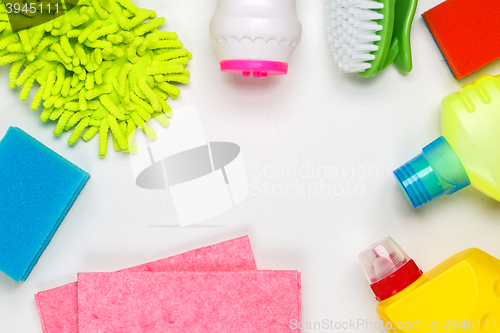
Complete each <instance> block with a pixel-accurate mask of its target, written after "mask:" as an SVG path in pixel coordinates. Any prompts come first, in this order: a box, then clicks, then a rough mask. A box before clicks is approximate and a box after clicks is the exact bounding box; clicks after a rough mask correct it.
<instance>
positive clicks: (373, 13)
mask: <svg viewBox="0 0 500 333" xmlns="http://www.w3.org/2000/svg"><path fill="white" fill-rule="evenodd" d="M416 8H417V0H397V1H393V0H379V1H376V0H328V1H327V15H328V17H327V21H328V26H327V32H328V41H329V42H330V43H331V50H332V53H333V57H334V60H335V61H336V62H337V65H338V67H339V69H340V70H341V71H343V72H346V73H358V74H359V75H361V76H362V77H372V76H375V75H377V74H378V73H380V72H381V71H382V70H384V69H385V68H386V67H387V66H389V65H390V64H391V63H392V62H394V63H395V64H396V66H397V67H398V68H399V70H401V71H402V72H403V73H409V72H411V70H412V60H411V46H410V30H411V24H412V22H413V17H414V16H415V10H416Z"/></svg>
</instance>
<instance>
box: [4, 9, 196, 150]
mask: <svg viewBox="0 0 500 333" xmlns="http://www.w3.org/2000/svg"><path fill="white" fill-rule="evenodd" d="M73 2H74V1H73ZM51 3H52V2H51ZM7 4H10V3H7ZM52 5H54V4H53V3H52ZM62 7H63V6H59V7H56V8H58V9H57V10H59V11H60V15H59V16H57V15H56V18H55V19H53V20H51V21H49V22H46V23H43V24H40V25H38V26H33V27H31V28H29V29H24V30H19V24H20V23H19V22H21V23H23V22H24V21H23V20H28V21H29V19H30V16H26V15H24V14H25V12H23V11H21V13H20V14H19V15H18V16H17V17H16V21H15V22H10V23H11V24H10V25H9V23H8V22H9V18H10V17H9V15H7V13H6V12H8V11H12V8H11V9H9V8H10V7H8V8H6V7H5V4H4V2H3V1H0V33H1V34H0V65H6V64H12V67H11V70H10V75H9V87H10V88H16V87H21V86H22V89H21V92H20V99H21V100H22V101H24V100H26V99H27V98H28V95H29V93H30V90H31V88H32V87H33V86H34V83H35V81H37V82H38V83H40V85H41V87H40V89H38V92H37V93H36V95H35V96H34V98H33V101H32V103H31V109H32V110H37V109H38V107H39V106H40V105H41V104H42V102H43V107H44V109H43V111H42V113H41V116H40V119H41V121H43V122H46V121H48V120H49V119H50V120H52V121H57V125H56V126H55V129H54V135H56V136H60V135H61V134H62V132H63V131H68V130H70V129H72V128H74V130H73V133H72V135H71V136H70V138H69V140H68V143H69V144H70V145H73V144H75V143H76V142H77V141H78V140H79V139H80V137H82V138H83V139H84V140H85V141H88V140H90V139H92V138H93V137H94V136H95V135H96V134H98V133H99V156H100V157H101V158H103V157H105V156H106V152H107V146H108V137H109V132H111V137H112V138H113V145H114V147H115V150H117V151H119V150H122V151H123V152H131V153H134V152H135V149H136V148H135V145H134V143H133V138H134V134H135V129H136V128H140V129H141V130H143V131H144V132H145V133H146V134H147V135H148V137H149V138H150V139H151V140H154V139H155V138H156V135H155V133H154V131H153V130H152V128H151V127H150V126H149V125H148V123H147V122H148V121H149V120H150V119H151V118H155V119H156V120H157V121H158V122H160V123H161V124H162V125H164V126H168V125H169V121H168V119H167V117H171V116H172V110H171V109H170V107H169V105H168V104H167V103H166V102H165V100H166V99H167V98H168V97H171V98H173V99H176V98H177V97H178V96H179V94H180V90H179V88H177V87H176V86H174V85H172V84H171V83H188V82H189V72H188V71H187V70H186V69H185V66H186V65H187V63H188V62H189V59H190V58H191V54H190V53H189V52H188V51H187V50H186V49H182V45H183V44H182V42H181V41H179V40H177V34H176V33H175V32H166V31H161V32H160V31H159V30H158V29H157V28H159V27H160V26H161V25H163V24H164V23H165V18H163V17H156V16H157V15H156V12H154V11H152V10H149V9H141V8H138V7H137V6H135V5H134V4H133V3H132V2H130V1H129V0H117V1H114V0H105V1H96V0H80V1H78V4H77V5H73V6H69V7H67V8H70V10H68V11H65V12H63V8H62ZM36 8H38V5H37V6H36ZM14 9H15V7H14ZM43 10H44V11H46V10H47V8H45V9H43ZM52 10H54V8H53V7H52ZM33 15H35V16H37V15H38V14H33ZM31 16H32V15H31ZM19 17H20V18H19ZM23 17H24V18H23ZM148 19H150V20H149V21H147V22H143V21H145V20H148ZM14 31H16V32H14ZM23 67H24V70H23V71H22V73H20V71H21V69H22V68H23ZM165 116H166V117H165Z"/></svg>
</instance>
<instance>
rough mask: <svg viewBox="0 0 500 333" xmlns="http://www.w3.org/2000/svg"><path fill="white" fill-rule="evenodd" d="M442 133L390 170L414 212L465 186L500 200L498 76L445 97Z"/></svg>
mask: <svg viewBox="0 0 500 333" xmlns="http://www.w3.org/2000/svg"><path fill="white" fill-rule="evenodd" d="M441 131H442V137H440V138H438V139H437V140H435V141H434V142H432V143H431V144H429V145H428V146H426V147H425V148H424V149H423V150H422V153H421V154H420V155H418V156H417V157H415V158H414V159H412V160H411V161H409V162H408V163H406V164H404V165H403V166H401V167H400V168H399V169H397V170H395V171H394V174H395V176H396V179H397V180H398V182H399V184H400V185H401V189H402V190H403V192H404V193H405V195H406V197H407V199H408V200H409V201H410V203H411V204H412V205H413V207H414V208H415V209H416V208H418V207H420V206H422V205H424V204H426V203H427V202H429V201H431V200H433V199H435V198H438V197H440V196H442V195H443V194H452V193H455V192H456V191H458V190H460V189H462V188H464V187H466V186H468V185H469V184H472V186H473V187H475V188H476V189H478V190H479V191H481V192H483V193H484V194H486V195H488V196H490V197H491V198H493V199H495V200H497V201H500V77H492V76H489V75H483V76H482V77H480V78H479V79H477V80H475V81H474V82H473V83H472V84H471V85H466V86H464V87H463V88H461V89H460V90H459V91H458V93H455V94H451V95H449V96H447V97H446V98H444V99H443V102H442V106H441ZM499 319H500V318H499Z"/></svg>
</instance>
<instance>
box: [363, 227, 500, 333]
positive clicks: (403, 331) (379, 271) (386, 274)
mask: <svg viewBox="0 0 500 333" xmlns="http://www.w3.org/2000/svg"><path fill="white" fill-rule="evenodd" d="M360 259H361V261H362V263H363V267H364V270H365V274H366V276H367V278H368V280H369V282H370V285H371V288H372V290H373V292H374V293H375V295H376V296H377V300H378V301H379V302H380V303H379V306H378V308H377V312H378V315H379V317H380V319H381V320H382V322H383V326H384V327H385V328H386V329H387V330H388V331H390V332H398V333H414V332H415V333H416V332H435V333H440V332H443V333H444V332H500V260H498V259H496V258H494V257H492V256H490V255H489V254H487V253H485V252H483V251H481V250H479V249H475V248H473V249H468V250H465V251H462V252H460V253H458V254H456V255H454V256H453V257H451V258H449V259H448V260H446V261H444V262H443V263H441V264H440V265H438V266H437V267H435V268H433V269H432V270H430V271H429V272H428V273H426V274H422V271H420V270H419V269H418V267H417V265H416V264H415V262H414V261H413V260H412V259H411V258H410V257H409V256H408V255H407V254H406V253H405V252H404V250H402V249H401V247H400V246H399V245H398V244H397V243H396V242H394V240H392V238H390V237H389V238H385V239H384V240H382V241H380V242H378V243H376V244H374V245H372V246H371V247H370V248H368V249H367V250H366V251H364V252H363V253H362V254H361V255H360Z"/></svg>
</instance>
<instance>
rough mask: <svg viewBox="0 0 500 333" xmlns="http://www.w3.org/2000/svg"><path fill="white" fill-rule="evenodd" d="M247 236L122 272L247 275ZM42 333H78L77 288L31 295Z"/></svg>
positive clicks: (252, 265)
mask: <svg viewBox="0 0 500 333" xmlns="http://www.w3.org/2000/svg"><path fill="white" fill-rule="evenodd" d="M256 269H257V267H256V265H255V260H254V257H253V253H252V248H251V246H250V241H249V239H248V236H245V237H240V238H236V239H233V240H229V241H226V242H223V243H219V244H215V245H211V246H207V247H203V248H200V249H196V250H192V251H189V252H185V253H183V254H179V255H176V256H173V257H169V258H166V259H162V260H158V261H153V262H150V263H147V264H143V265H139V266H135V267H132V268H128V269H126V270H123V272H167V271H247V270H256ZM35 300H36V303H37V307H38V312H39V314H40V319H41V322H42V327H43V332H44V333H75V332H78V284H77V283H76V282H75V283H70V284H67V285H65V286H62V287H59V288H55V289H51V290H48V291H44V292H40V293H38V294H36V295H35Z"/></svg>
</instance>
